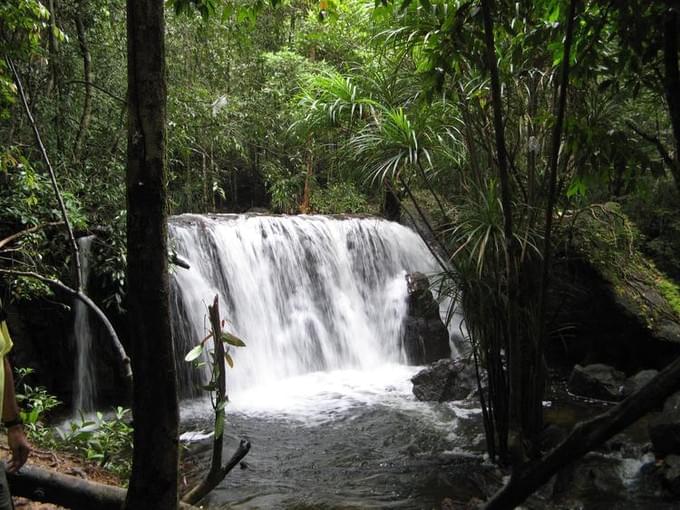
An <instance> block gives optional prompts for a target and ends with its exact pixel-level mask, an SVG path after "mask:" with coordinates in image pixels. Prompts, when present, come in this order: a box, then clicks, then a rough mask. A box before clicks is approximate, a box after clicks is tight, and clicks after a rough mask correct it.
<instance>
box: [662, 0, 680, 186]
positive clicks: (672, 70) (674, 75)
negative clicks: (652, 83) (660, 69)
mask: <svg viewBox="0 0 680 510" xmlns="http://www.w3.org/2000/svg"><path fill="white" fill-rule="evenodd" d="M664 68H665V70H666V80H665V88H666V101H667V102H668V114H669V116H670V118H671V125H672V126H673V138H674V139H675V155H674V157H673V161H672V162H671V165H670V166H671V173H672V174H673V179H674V180H675V187H676V188H677V189H678V191H679V192H680V70H679V69H678V13H677V11H676V10H675V9H671V10H670V12H669V13H668V18H667V19H666V22H665V23H664Z"/></svg>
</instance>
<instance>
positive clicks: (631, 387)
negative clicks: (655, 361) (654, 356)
mask: <svg viewBox="0 0 680 510" xmlns="http://www.w3.org/2000/svg"><path fill="white" fill-rule="evenodd" d="M658 374H659V371H658V370H654V369H653V368H651V369H649V370H641V371H639V372H638V373H637V374H635V375H634V376H633V377H629V378H628V380H627V381H626V385H625V388H624V392H625V394H626V396H628V395H630V394H631V393H634V392H636V391H638V390H639V389H640V388H642V387H643V386H645V385H646V384H647V383H648V382H649V381H651V380H652V379H654V378H655V377H656V376H657V375H658Z"/></svg>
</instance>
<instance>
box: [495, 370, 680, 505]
mask: <svg viewBox="0 0 680 510" xmlns="http://www.w3.org/2000/svg"><path fill="white" fill-rule="evenodd" d="M678 390H680V358H678V359H676V360H675V361H674V362H673V363H671V364H670V365H668V366H667V367H666V368H665V369H664V370H662V371H661V372H660V373H659V374H658V375H657V376H656V377H654V378H653V379H652V380H651V381H649V383H647V384H646V385H644V386H643V387H642V388H640V389H639V390H638V391H636V392H635V393H633V394H632V395H630V396H629V397H628V398H627V399H625V400H624V401H623V402H621V403H620V404H619V405H617V406H615V407H612V408H611V409H610V410H608V411H607V412H605V413H602V414H600V415H598V416H596V417H595V418H593V419H591V420H588V421H584V422H580V423H577V424H576V426H575V427H574V429H573V430H572V431H571V433H570V434H569V435H568V436H567V437H566V439H565V440H564V441H562V443H560V444H559V445H558V446H557V447H556V448H555V449H554V450H552V451H551V452H550V453H549V454H548V455H547V456H545V457H544V458H543V459H541V460H539V461H536V462H534V463H531V464H528V465H526V466H518V467H517V468H516V469H515V470H514V471H513V473H512V476H511V478H510V481H509V482H508V483H507V485H505V487H503V488H502V489H501V490H500V491H498V492H497V493H496V495H494V496H493V498H491V500H490V501H489V502H488V503H487V504H486V505H485V506H484V510H508V509H511V508H515V507H516V506H517V505H520V504H521V503H522V502H523V501H524V500H525V499H526V498H528V497H529V496H530V495H531V494H532V493H533V492H534V491H535V490H536V489H538V488H539V487H541V485H543V484H544V483H546V482H547V481H548V480H550V478H551V477H552V476H553V475H554V474H556V473H557V472H558V471H559V470H560V469H562V468H563V467H564V466H566V465H568V464H569V463H571V462H573V461H575V460H577V459H579V458H580V457H582V456H583V455H585V454H586V453H587V452H589V451H590V450H592V449H593V448H595V447H597V446H599V445H601V444H602V443H604V442H605V441H607V440H608V439H609V438H610V437H612V436H614V435H615V434H618V433H619V432H621V431H622V430H624V429H625V428H626V427H628V426H630V425H632V424H633V423H635V421H637V420H638V419H639V418H641V417H642V416H644V415H645V414H647V413H648V412H650V411H653V410H654V409H657V408H660V407H661V406H662V405H663V403H664V401H665V400H666V398H668V397H669V396H670V395H671V394H673V393H675V392H676V391H678Z"/></svg>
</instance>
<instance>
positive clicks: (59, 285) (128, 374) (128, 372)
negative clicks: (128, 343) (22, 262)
mask: <svg viewBox="0 0 680 510" xmlns="http://www.w3.org/2000/svg"><path fill="white" fill-rule="evenodd" d="M0 274H7V275H13V276H25V277H27V278H34V279H36V280H38V281H41V282H43V283H45V284H47V285H49V286H50V287H53V288H55V289H59V290H61V291H63V292H65V293H66V294H68V295H70V296H72V297H74V298H76V299H79V300H80V301H82V302H83V303H84V304H85V306H87V307H88V308H89V309H90V310H92V311H93V312H94V314H95V315H96V316H97V317H98V318H99V320H100V321H101V322H102V324H103V326H104V327H105V328H106V331H107V332H108V333H109V336H110V337H111V340H112V341H113V346H114V348H115V349H116V351H117V352H118V357H119V358H120V361H121V363H122V374H123V375H124V376H125V378H127V379H129V380H130V381H132V369H131V368H130V358H129V357H128V355H127V353H126V352H125V347H123V344H122V343H121V342H120V339H119V338H118V335H117V334H116V330H115V329H114V328H113V325H112V324H111V321H109V319H108V317H106V315H105V314H104V312H103V311H102V309H101V308H99V307H98V306H97V304H96V303H95V302H94V301H92V300H91V299H90V298H89V297H87V295H85V294H84V293H83V292H82V291H79V290H75V289H72V288H71V287H69V286H68V285H65V284H64V283H63V282H60V281H59V280H55V279H53V278H48V277H47V276H43V275H41V274H38V273H34V272H33V271H15V270H13V269H0Z"/></svg>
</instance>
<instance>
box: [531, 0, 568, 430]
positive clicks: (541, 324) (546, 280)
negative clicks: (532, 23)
mask: <svg viewBox="0 0 680 510" xmlns="http://www.w3.org/2000/svg"><path fill="white" fill-rule="evenodd" d="M576 1H577V0H571V1H570V3H569V14H568V18H567V32H566V35H565V38H564V49H563V53H562V73H561V74H562V76H561V79H560V83H559V99H558V103H557V111H556V114H555V117H556V119H555V125H554V127H553V132H552V143H551V151H550V161H549V168H548V203H547V204H546V207H545V224H544V225H545V228H544V235H543V239H544V244H543V263H542V274H541V287H540V291H539V293H540V295H539V297H538V307H539V308H538V334H537V335H536V346H535V353H534V355H535V358H534V360H533V368H534V370H535V371H536V372H535V374H533V375H534V377H533V381H532V382H533V384H531V385H530V387H528V388H527V389H528V390H529V392H530V393H531V399H530V400H531V402H539V405H532V404H531V402H530V403H529V411H531V414H530V415H529V416H527V424H528V427H527V428H528V432H529V434H530V435H531V436H532V437H533V436H535V435H536V434H538V433H539V432H540V431H541V429H542V426H543V405H542V402H543V394H544V393H545V379H546V370H545V368H544V367H545V360H544V356H543V345H544V342H545V338H544V336H545V332H546V329H547V328H546V320H545V316H546V306H547V305H546V300H547V298H548V288H549V285H550V269H551V267H550V257H551V253H552V223H553V214H554V211H555V202H556V201H557V163H558V160H559V156H560V147H561V146H562V130H563V126H564V116H565V113H566V110H567V89H568V87H569V62H570V59H571V42H572V39H573V35H574V22H575V19H574V18H575V16H576Z"/></svg>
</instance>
